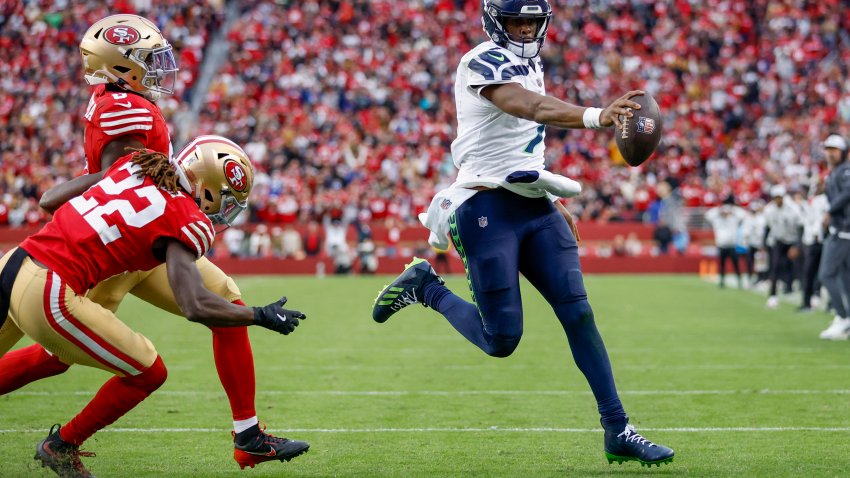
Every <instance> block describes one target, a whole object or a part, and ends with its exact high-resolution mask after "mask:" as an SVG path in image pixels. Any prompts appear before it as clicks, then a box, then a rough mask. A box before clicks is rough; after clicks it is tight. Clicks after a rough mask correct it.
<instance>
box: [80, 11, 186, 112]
mask: <svg viewBox="0 0 850 478" xmlns="http://www.w3.org/2000/svg"><path fill="white" fill-rule="evenodd" d="M80 54H81V55H82V56H83V67H84V68H85V77H86V83H88V84H90V85H100V84H104V83H113V84H116V85H118V86H120V87H121V88H124V89H127V90H131V91H134V92H136V93H139V94H141V95H144V96H145V97H146V98H148V99H149V100H151V101H155V100H156V99H157V98H159V96H160V95H161V94H162V93H167V94H171V93H174V85H175V83H176V80H177V71H178V68H177V61H176V60H175V59H174V52H173V51H172V50H171V45H169V44H168V41H167V40H166V39H165V37H163V36H162V33H161V32H160V31H159V28H157V27H156V25H154V24H153V22H151V21H150V20H148V19H146V18H142V17H140V16H138V15H112V16H109V17H106V18H104V19H102V20H100V21H98V22H96V23H95V24H94V25H92V26H91V28H89V29H88V31H86V33H85V35H83V39H82V41H81V42H80Z"/></svg>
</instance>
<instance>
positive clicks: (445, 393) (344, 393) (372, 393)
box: [8, 389, 850, 397]
mask: <svg viewBox="0 0 850 478" xmlns="http://www.w3.org/2000/svg"><path fill="white" fill-rule="evenodd" d="M95 392H96V391H95V390H76V391H52V392H40V391H26V390H25V391H19V392H12V393H10V394H9V395H8V396H9V397H15V396H19V397H71V396H83V397H87V396H92V395H94V394H95ZM619 394H620V395H633V396H642V395H643V396H681V395H850V389H834V390H775V389H762V390H621V391H620V392H619ZM257 395H282V396H291V395H315V396H340V397H349V396H350V397H358V396H367V397H382V396H387V397H398V396H442V397H451V396H475V395H482V396H492V395H502V396H535V395H537V396H539V395H553V396H585V395H591V392H590V391H589V390H258V391H257ZM153 396H154V397H166V396H178V397H182V396H189V397H193V396H209V397H218V396H222V397H223V396H224V392H219V391H203V390H161V391H157V392H154V394H153Z"/></svg>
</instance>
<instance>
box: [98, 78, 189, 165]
mask: <svg viewBox="0 0 850 478" xmlns="http://www.w3.org/2000/svg"><path fill="white" fill-rule="evenodd" d="M85 119H86V141H85V143H86V174H94V173H97V172H100V170H101V162H100V156H101V154H103V148H105V147H106V145H107V144H109V142H110V141H112V140H114V139H116V138H120V137H122V136H132V137H134V138H136V139H138V140H139V141H140V142H141V143H142V144H143V145H144V146H145V148H147V149H150V150H152V151H156V152H158V153H162V154H165V155H168V157H169V158H170V157H171V156H172V155H173V152H174V151H173V148H172V146H171V137H170V136H169V135H168V125H166V124H165V118H163V117H162V112H161V111H160V110H159V107H158V106H156V105H155V104H153V103H152V102H150V101H149V100H148V99H147V98H145V97H144V96H141V95H138V94H136V93H132V92H129V91H115V90H114V89H108V88H107V85H99V86H97V87H96V88H95V90H94V93H92V95H91V99H90V100H89V106H88V107H87V108H86V115H85Z"/></svg>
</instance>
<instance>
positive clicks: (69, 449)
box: [35, 424, 95, 478]
mask: <svg viewBox="0 0 850 478" xmlns="http://www.w3.org/2000/svg"><path fill="white" fill-rule="evenodd" d="M60 428H61V427H60V426H59V425H58V424H56V425H53V426H52V427H50V434H49V435H47V438H45V439H44V440H41V441H40V442H39V443H38V445H37V446H36V447H35V459H36V460H39V461H41V466H42V467H45V466H49V467H50V469H51V470H53V471H55V472H56V474H57V475H59V476H61V477H62V478H94V475H92V474H91V472H90V471H89V470H87V469H86V467H85V466H83V462H82V461H81V460H80V457H81V456H95V454H94V453H91V452H88V451H80V447H78V446H77V445H72V444H70V443H68V442H66V441H65V440H63V439H62V437H61V436H60V435H59V429H60Z"/></svg>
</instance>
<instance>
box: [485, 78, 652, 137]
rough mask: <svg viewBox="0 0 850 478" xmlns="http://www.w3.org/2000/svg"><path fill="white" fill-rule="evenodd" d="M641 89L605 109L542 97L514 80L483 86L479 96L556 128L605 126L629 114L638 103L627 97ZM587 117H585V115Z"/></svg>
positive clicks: (515, 113) (536, 121) (638, 92)
mask: <svg viewBox="0 0 850 478" xmlns="http://www.w3.org/2000/svg"><path fill="white" fill-rule="evenodd" d="M643 93H644V92H643V91H640V90H633V91H630V92H628V93H626V94H625V95H623V96H622V97H620V98H618V99H617V100H616V101H614V102H613V103H611V104H610V105H608V107H607V108H605V109H601V110H600V109H599V108H592V109H591V108H585V107H583V106H577V105H573V104H570V103H567V102H565V101H561V100H559V99H558V98H555V97H553V96H546V95H541V94H538V93H535V92H533V91H530V90H527V89H525V88H523V87H522V86H521V85H520V84H518V83H505V84H501V85H489V86H485V87H484V89H483V90H482V91H481V96H483V97H484V98H487V100H489V101H490V102H491V103H493V104H494V105H496V107H497V108H499V109H500V110H502V111H504V112H505V113H508V114H509V115H512V116H516V117H517V118H522V119H526V120H529V121H534V122H535V123H538V124H545V125H546V126H555V127H557V128H572V129H579V128H588V127H602V128H604V127H608V126H612V125H616V126H617V127H618V128H620V127H621V126H622V125H621V124H620V120H619V115H625V116H627V117H631V116H632V112H631V111H629V108H631V109H640V105H639V104H637V103H635V102H634V101H631V99H630V98H632V97H633V96H637V95H642V94H643ZM585 116H587V118H586V117H585Z"/></svg>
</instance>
